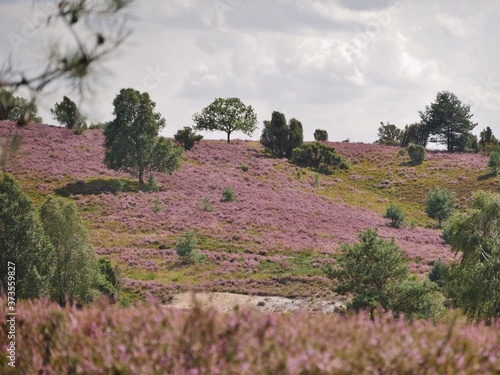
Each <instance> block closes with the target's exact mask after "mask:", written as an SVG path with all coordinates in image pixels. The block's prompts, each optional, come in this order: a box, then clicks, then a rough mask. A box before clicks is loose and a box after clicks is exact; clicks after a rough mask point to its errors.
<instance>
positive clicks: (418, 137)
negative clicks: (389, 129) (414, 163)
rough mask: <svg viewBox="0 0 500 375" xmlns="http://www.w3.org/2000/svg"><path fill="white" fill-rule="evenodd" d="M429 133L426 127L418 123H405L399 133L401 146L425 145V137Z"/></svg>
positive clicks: (426, 137) (427, 136)
mask: <svg viewBox="0 0 500 375" xmlns="http://www.w3.org/2000/svg"><path fill="white" fill-rule="evenodd" d="M428 138H429V134H428V133H427V131H426V129H425V128H424V127H423V126H422V125H421V124H419V123H415V124H410V125H406V126H405V128H404V130H403V131H401V133H400V143H399V145H400V146H401V147H408V146H409V145H411V144H415V145H420V146H423V147H425V146H427V139H428Z"/></svg>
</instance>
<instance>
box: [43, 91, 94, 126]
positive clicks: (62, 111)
mask: <svg viewBox="0 0 500 375" xmlns="http://www.w3.org/2000/svg"><path fill="white" fill-rule="evenodd" d="M50 113H52V118H53V119H54V120H56V121H57V122H58V123H60V124H61V125H64V126H65V127H67V128H68V129H80V128H83V129H86V128H87V124H86V122H85V118H84V117H83V116H82V114H81V113H80V111H79V109H78V107H77V106H76V104H75V102H73V101H72V100H71V99H70V98H68V97H67V96H65V97H64V98H63V100H62V102H61V103H56V104H55V105H54V108H53V109H51V110H50Z"/></svg>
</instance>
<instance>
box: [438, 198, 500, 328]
mask: <svg viewBox="0 0 500 375" xmlns="http://www.w3.org/2000/svg"><path fill="white" fill-rule="evenodd" d="M499 228H500V194H495V193H491V192H486V191H476V192H475V193H474V194H473V197H472V203H471V206H470V208H469V210H468V211H467V212H466V213H460V214H456V215H454V216H453V217H452V218H451V220H450V225H449V227H448V228H447V230H446V232H447V235H446V238H447V242H448V243H449V244H450V245H451V248H452V250H453V251H454V252H455V253H457V254H460V255H461V258H460V261H458V262H455V263H452V264H451V266H450V269H449V280H448V282H447V290H448V293H449V294H450V295H451V296H453V297H455V300H456V304H457V306H458V307H461V308H463V310H464V312H465V314H466V315H467V316H468V317H470V318H472V319H477V320H483V319H484V320H489V319H491V318H498V317H500V283H499V281H498V280H499V279H500V230H499Z"/></svg>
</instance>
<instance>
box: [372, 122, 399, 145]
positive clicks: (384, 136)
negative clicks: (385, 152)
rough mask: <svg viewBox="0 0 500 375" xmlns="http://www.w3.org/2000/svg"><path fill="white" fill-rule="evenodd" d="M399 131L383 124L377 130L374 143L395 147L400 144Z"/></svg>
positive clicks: (395, 127)
mask: <svg viewBox="0 0 500 375" xmlns="http://www.w3.org/2000/svg"><path fill="white" fill-rule="evenodd" d="M400 138H401V129H399V128H398V127H397V126H396V125H393V124H390V123H386V124H384V123H383V122H381V123H380V127H379V128H378V134H377V140H376V141H375V143H380V144H383V145H387V146H397V145H399V143H400Z"/></svg>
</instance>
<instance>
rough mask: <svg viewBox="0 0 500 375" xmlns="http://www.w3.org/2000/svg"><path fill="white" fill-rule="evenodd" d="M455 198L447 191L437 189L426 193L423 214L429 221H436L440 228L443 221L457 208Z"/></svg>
mask: <svg viewBox="0 0 500 375" xmlns="http://www.w3.org/2000/svg"><path fill="white" fill-rule="evenodd" d="M456 200H457V198H456V196H455V194H454V193H452V192H451V191H449V190H447V189H440V188H439V187H437V188H436V189H434V190H431V191H429V192H428V193H427V198H426V199H425V213H426V214H427V216H429V217H430V218H431V219H436V220H437V221H438V223H439V226H441V223H442V222H443V220H446V219H448V218H449V217H450V216H451V214H452V213H453V210H454V209H455V207H456V206H457V204H456Z"/></svg>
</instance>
